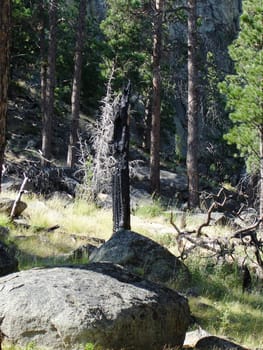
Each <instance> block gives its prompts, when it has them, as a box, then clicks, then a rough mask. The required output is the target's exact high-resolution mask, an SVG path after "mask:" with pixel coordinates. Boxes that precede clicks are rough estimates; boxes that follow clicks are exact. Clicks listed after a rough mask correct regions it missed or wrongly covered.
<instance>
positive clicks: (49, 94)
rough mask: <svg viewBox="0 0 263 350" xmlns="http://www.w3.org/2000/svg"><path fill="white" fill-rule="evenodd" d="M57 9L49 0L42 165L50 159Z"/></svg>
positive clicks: (47, 163)
mask: <svg viewBox="0 0 263 350" xmlns="http://www.w3.org/2000/svg"><path fill="white" fill-rule="evenodd" d="M57 11H58V1H57V0H50V4H49V47H48V66H47V81H46V108H45V111H44V114H43V130H42V154H43V158H42V165H43V166H47V165H49V162H48V161H49V160H50V159H51V142H52V126H53V118H54V91H55V82H56V79H55V76H56V52H57Z"/></svg>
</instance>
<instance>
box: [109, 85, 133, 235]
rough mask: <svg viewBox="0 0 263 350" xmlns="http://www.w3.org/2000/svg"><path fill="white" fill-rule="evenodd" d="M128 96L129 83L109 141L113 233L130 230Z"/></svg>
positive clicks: (122, 96) (116, 111)
mask: <svg viewBox="0 0 263 350" xmlns="http://www.w3.org/2000/svg"><path fill="white" fill-rule="evenodd" d="M129 95H130V82H129V83H128V85H127V87H126V88H125V89H124V90H123V93H122V95H121V96H120V97H119V98H118V100H117V103H116V104H115V108H114V130H113V140H112V141H111V143H112V155H113V158H114V160H115V169H114V171H113V175H112V210H113V233H115V232H117V231H119V230H123V229H127V230H129V229H130V180H129V116H128V107H129Z"/></svg>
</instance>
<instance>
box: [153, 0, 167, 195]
mask: <svg viewBox="0 0 263 350" xmlns="http://www.w3.org/2000/svg"><path fill="white" fill-rule="evenodd" d="M163 8H164V0H155V13H154V16H153V55H152V59H153V81H152V83H153V96H152V128H151V150H150V183H151V192H152V193H154V194H157V195H158V194H160V119H161V67H160V61H161V56H162V19H163Z"/></svg>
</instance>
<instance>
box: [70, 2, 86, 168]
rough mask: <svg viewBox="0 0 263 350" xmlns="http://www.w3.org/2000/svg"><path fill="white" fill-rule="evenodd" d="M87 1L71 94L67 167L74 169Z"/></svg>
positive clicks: (81, 18)
mask: <svg viewBox="0 0 263 350" xmlns="http://www.w3.org/2000/svg"><path fill="white" fill-rule="evenodd" d="M86 9H87V0H80V4H79V18H78V25H77V39H76V48H75V57H74V62H75V65H74V76H73V84H72V94H71V115H72V121H71V129H70V135H69V145H68V156H67V165H68V166H69V167H73V166H74V164H75V162H76V151H77V149H76V146H77V141H78V129H79V110H80V87H81V71H82V54H83V45H84V36H85V18H86Z"/></svg>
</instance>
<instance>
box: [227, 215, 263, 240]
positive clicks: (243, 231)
mask: <svg viewBox="0 0 263 350" xmlns="http://www.w3.org/2000/svg"><path fill="white" fill-rule="evenodd" d="M262 220H263V218H262V217H261V218H260V219H259V220H258V221H257V222H256V223H255V224H253V225H251V226H248V227H245V228H241V229H240V230H237V231H236V232H235V233H234V234H233V235H232V236H231V237H230V238H240V239H242V238H244V237H246V236H252V232H251V231H254V230H255V229H256V228H258V226H259V225H260V223H261V222H262Z"/></svg>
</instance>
